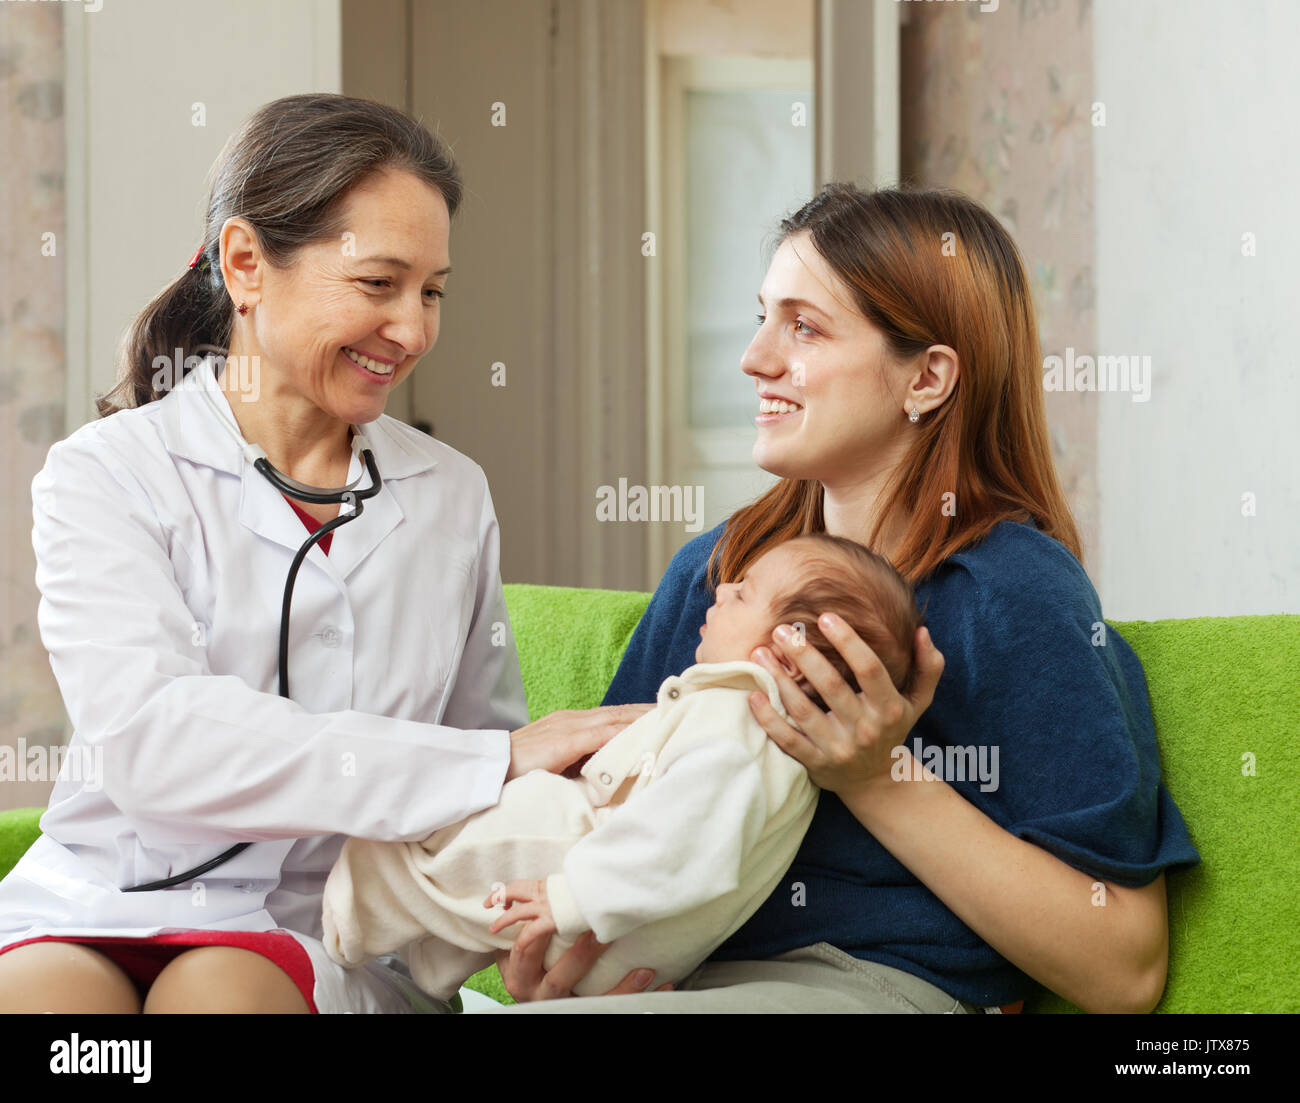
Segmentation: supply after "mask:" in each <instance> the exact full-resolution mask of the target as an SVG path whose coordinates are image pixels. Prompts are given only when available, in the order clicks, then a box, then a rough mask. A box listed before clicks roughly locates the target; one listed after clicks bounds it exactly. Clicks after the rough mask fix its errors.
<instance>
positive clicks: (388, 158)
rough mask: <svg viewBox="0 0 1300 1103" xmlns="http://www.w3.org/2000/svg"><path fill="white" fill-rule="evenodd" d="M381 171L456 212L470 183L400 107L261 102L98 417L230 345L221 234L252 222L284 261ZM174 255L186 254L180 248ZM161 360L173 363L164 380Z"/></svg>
mask: <svg viewBox="0 0 1300 1103" xmlns="http://www.w3.org/2000/svg"><path fill="white" fill-rule="evenodd" d="M385 168H393V169H400V170H404V171H406V172H410V173H412V174H413V175H415V176H416V177H418V178H419V179H421V180H423V181H425V182H426V183H427V184H429V185H430V186H432V187H433V188H435V189H436V190H437V191H439V192H440V193H441V194H442V197H443V199H444V201H445V202H446V204H447V212H448V214H449V215H454V214H455V213H456V208H457V207H458V206H459V205H460V198H461V190H462V183H461V177H460V170H459V169H458V168H457V166H456V162H455V161H454V160H453V159H452V156H451V154H450V152H449V151H448V150H447V148H446V147H445V146H444V145H443V143H442V142H440V141H439V140H438V139H437V138H435V137H434V136H433V135H432V134H430V133H429V131H428V130H426V129H425V128H424V127H423V126H422V125H421V124H420V123H418V122H416V121H415V120H414V119H411V118H410V117H408V116H407V115H404V114H403V113H402V112H401V111H398V110H397V109H396V108H393V107H389V106H387V105H386V104H382V103H374V102H372V101H371V100H360V99H354V98H352V97H349V96H338V95H333V94H330V93H309V94H305V95H298V96H285V97H284V98H282V99H278V100H273V101H272V102H270V103H268V104H264V105H263V106H262V107H260V108H258V109H257V111H255V112H254V113H253V114H252V115H251V116H249V118H248V119H247V121H246V122H245V123H244V125H243V126H242V127H241V128H240V129H239V130H238V131H237V132H236V133H235V134H234V135H233V136H232V137H231V138H230V140H229V141H227V142H226V144H225V147H224V148H223V149H222V151H221V153H220V154H219V155H218V157H217V160H216V162H215V163H214V164H213V166H212V169H211V171H210V172H209V175H208V179H209V188H208V206H207V215H206V217H205V219H204V225H203V246H202V249H201V251H200V253H199V256H198V258H197V264H196V265H195V266H194V267H193V268H187V269H186V270H185V271H183V272H182V273H181V274H180V275H179V276H178V277H177V278H176V279H175V280H173V281H172V282H171V283H170V284H169V285H168V286H167V287H165V288H164V289H163V290H162V291H161V292H159V294H158V295H157V296H156V297H155V298H154V300H153V301H152V302H151V303H149V305H148V306H146V307H145V308H144V310H143V311H142V312H141V313H140V315H139V317H138V318H136V320H135V322H134V324H133V325H132V326H131V329H130V331H129V332H128V333H127V335H126V337H125V338H124V340H123V342H122V345H121V348H120V350H119V354H118V362H117V382H116V385H115V386H114V387H113V388H112V390H110V391H109V392H108V393H107V394H105V395H101V396H100V397H99V398H98V399H97V400H96V406H97V407H98V409H99V413H100V416H101V417H107V416H108V415H109V414H115V413H117V412H118V411H119V410H123V409H128V408H130V407H133V406H142V405H144V404H145V403H146V402H153V401H155V400H157V399H159V398H161V397H162V396H163V394H164V393H166V390H168V389H169V388H170V387H171V386H174V385H175V384H176V383H177V382H178V381H179V380H180V378H181V377H182V376H183V374H184V373H185V371H187V370H188V369H189V368H190V367H191V358H197V356H198V355H201V354H202V353H203V352H205V351H208V350H212V349H216V350H225V349H227V347H228V345H229V341H230V334H231V328H232V326H233V323H234V304H233V303H232V302H231V301H230V296H229V295H228V294H226V287H225V283H224V281H223V280H222V276H221V257H220V248H221V246H220V242H219V240H218V238H219V235H220V233H221V228H222V227H223V226H224V225H225V223H226V220H227V219H229V218H244V219H246V220H247V221H248V222H249V223H250V224H251V225H252V227H253V229H254V230H255V231H256V233H257V240H258V243H259V245H260V246H261V248H262V251H263V253H264V254H265V256H266V259H267V261H268V263H270V264H273V265H275V267H277V268H281V269H283V268H287V267H289V266H290V265H292V263H293V260H294V255H295V254H296V253H297V252H298V250H299V249H301V248H302V247H303V246H304V245H309V244H312V243H313V242H317V241H325V240H329V239H334V240H338V238H339V236H340V234H341V232H342V229H343V226H342V218H343V206H344V200H345V199H346V197H347V194H348V192H350V191H351V190H352V188H353V187H355V186H356V185H358V184H360V183H361V182H362V181H364V180H365V179H367V178H368V177H370V176H371V174H373V173H375V172H377V171H379V170H381V169H385ZM176 251H177V255H178V256H179V255H181V254H182V253H184V252H188V250H186V249H184V245H183V243H178V245H177V250H176ZM178 349H179V350H180V355H179V356H177V350H178ZM155 358H157V360H158V361H159V362H163V363H166V364H168V365H171V366H172V370H171V371H170V372H168V373H165V377H166V383H165V384H164V383H162V382H160V373H159V370H158V367H157V366H156V364H155ZM177 359H179V360H180V363H174V361H175V360H177Z"/></svg>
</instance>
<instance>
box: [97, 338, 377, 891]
mask: <svg viewBox="0 0 1300 1103" xmlns="http://www.w3.org/2000/svg"><path fill="white" fill-rule="evenodd" d="M195 370H197V371H207V370H208V367H207V364H206V362H205V363H204V364H203V365H201V366H200V367H199V368H196V369H195ZM200 389H201V390H202V391H203V396H204V397H205V398H206V399H207V400H208V402H209V404H211V406H212V408H213V410H214V411H215V413H216V414H217V416H218V417H219V418H220V419H221V422H222V424H224V425H225V427H226V429H227V430H229V431H230V432H231V433H232V434H234V437H235V439H236V440H237V441H239V446H240V448H241V449H242V451H243V453H244V458H245V459H246V460H248V462H249V463H251V464H252V465H253V467H254V468H255V469H256V470H257V471H259V472H260V473H261V474H262V475H263V476H264V477H265V478H266V480H267V482H269V483H270V484H271V485H272V486H273V487H275V488H276V489H277V490H278V491H280V493H281V494H284V495H285V496H286V497H289V498H293V499H294V500H295V501H299V502H310V503H312V504H313V505H327V504H336V503H337V504H343V503H347V504H349V505H351V506H353V509H352V510H351V511H350V512H348V513H340V514H339V515H338V516H337V517H335V518H334V520H332V521H327V522H325V524H323V525H321V527H320V528H318V529H317V530H316V531H315V532H313V533H312V534H311V535H310V536H308V537H307V539H306V540H304V541H303V543H302V547H300V548H299V549H298V554H297V555H295V556H294V557H293V563H292V564H291V565H290V567H289V574H288V576H287V577H286V578H285V581H284V601H283V603H282V604H281V606H280V696H281V697H288V696H289V609H290V606H291V604H292V602H293V584H294V580H295V579H296V578H297V577H298V568H299V567H301V566H302V561H303V560H304V559H306V558H307V553H308V552H309V551H311V549H312V547H313V546H315V545H316V544H317V543H318V542H319V541H320V540H322V539H323V538H324V537H326V536H328V535H329V534H330V533H331V532H333V531H334V530H335V529H336V528H338V527H339V526H340V525H346V524H347V523H348V522H349V521H355V520H356V519H357V518H358V517H360V516H361V503H362V502H364V501H365V500H366V499H367V498H373V497H374V496H375V495H376V494H378V493H379V491H380V490H381V489H382V488H383V485H384V481H383V479H381V478H380V477H379V468H378V467H377V466H376V465H375V456H374V453H373V452H371V451H370V449H369V448H368V447H366V444H365V438H364V437H363V436H362V435H361V432H360V431H359V430H358V429H357V427H356V426H355V425H353V426H352V427H351V428H352V451H353V453H354V454H355V455H357V456H359V457H360V458H361V461H362V462H363V463H364V464H365V468H366V471H367V472H368V473H369V475H370V485H369V486H367V487H365V488H364V489H362V490H358V489H357V486H358V484H359V483H360V482H361V480H362V478H363V477H364V476H362V475H358V476H357V477H356V478H355V479H354V480H353V481H352V482H350V483H348V484H347V485H346V486H341V487H338V488H337V489H334V490H330V489H327V488H325V487H320V486H310V485H309V484H307V483H300V482H298V480H297V479H291V478H290V477H289V476H288V475H286V474H284V472H282V471H279V470H278V469H276V468H275V467H273V466H272V464H271V461H270V460H268V459H267V458H266V453H265V452H264V451H263V450H262V449H261V448H260V447H259V446H258V445H256V444H248V443H247V442H246V441H245V440H244V436H243V434H242V433H241V432H240V431H239V426H238V425H237V424H236V423H235V422H234V421H233V420H232V419H231V418H230V416H229V414H228V413H226V411H224V410H222V408H221V404H220V402H219V401H218V400H217V398H216V397H214V396H213V394H212V393H211V392H210V391H209V390H208V389H207V388H206V387H202V388H200ZM251 845H252V844H251V843H236V844H235V845H234V846H232V847H231V848H230V849H229V850H227V851H226V852H225V853H224V854H218V855H217V856H216V857H215V858H213V859H212V860H211V861H210V862H204V863H203V864H202V865H201V866H195V867H194V868H193V869H189V870H186V871H185V872H184V873H178V874H176V876H174V877H167V878H164V879H163V880H161V881H150V882H148V883H147V884H143V885H132V886H131V887H130V888H126V889H123V890H122V891H123V892H152V891H153V890H155V889H167V888H171V887H172V886H173V885H179V884H181V883H182V882H184V881H191V880H193V879H194V878H195V877H198V876H200V875H201V874H204V873H207V872H208V871H209V870H211V869H216V868H217V866H219V865H221V864H223V863H224V862H228V861H230V859H231V858H233V857H234V856H235V855H236V854H239V853H241V852H242V851H244V850H246V849H247V848H248V847H249V846H251Z"/></svg>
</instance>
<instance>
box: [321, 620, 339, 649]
mask: <svg viewBox="0 0 1300 1103" xmlns="http://www.w3.org/2000/svg"><path fill="white" fill-rule="evenodd" d="M320 642H321V643H322V644H324V645H325V646H326V647H338V645H339V630H338V629H337V628H335V627H334V625H332V624H327V625H326V626H325V627H324V628H323V629H321V634H320Z"/></svg>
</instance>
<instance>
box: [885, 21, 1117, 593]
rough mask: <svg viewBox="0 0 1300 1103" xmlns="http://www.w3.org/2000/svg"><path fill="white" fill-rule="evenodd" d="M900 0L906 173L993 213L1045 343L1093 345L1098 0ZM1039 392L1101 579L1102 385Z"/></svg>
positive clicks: (1060, 350) (1092, 567)
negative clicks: (978, 0) (1019, 266)
mask: <svg viewBox="0 0 1300 1103" xmlns="http://www.w3.org/2000/svg"><path fill="white" fill-rule="evenodd" d="M904 7H905V11H904V16H905V21H904V24H903V29H902V48H901V52H902V73H903V78H902V85H903V88H902V94H903V116H902V175H903V177H904V179H910V180H913V181H915V182H917V183H922V184H930V185H934V186H945V187H953V188H958V189H960V190H961V191H963V192H965V193H966V194H968V195H970V196H971V197H972V198H974V199H977V200H979V202H981V203H983V204H984V205H985V206H986V207H988V208H989V210H991V211H992V212H993V213H994V214H995V215H997V216H998V217H999V218H1000V219H1001V220H1002V222H1003V225H1005V226H1006V227H1007V229H1008V230H1009V231H1010V232H1011V234H1012V235H1013V236H1014V238H1015V240H1016V244H1017V245H1018V246H1019V247H1020V251H1021V254H1022V255H1023V257H1024V258H1025V265H1026V268H1027V270H1028V272H1029V277H1030V282H1031V284H1032V287H1033V294H1034V302H1035V305H1036V308H1037V311H1038V320H1039V332H1040V336H1041V338H1042V343H1043V355H1044V356H1048V355H1052V354H1056V355H1064V352H1065V349H1066V348H1067V347H1073V348H1074V349H1075V350H1076V351H1077V352H1079V353H1083V352H1088V353H1092V352H1093V351H1095V350H1094V346H1095V345H1096V313H1095V305H1094V299H1095V292H1094V280H1095V272H1096V267H1095V236H1094V213H1093V181H1092V140H1093V136H1092V119H1091V107H1092V101H1093V75H1092V74H1093V66H1092V0H1001V3H1000V4H998V7H997V10H996V11H981V10H980V6H979V5H977V4H907V5H905V6H904ZM1044 397H1045V398H1046V404H1047V418H1048V423H1049V427H1050V431H1051V438H1052V453H1053V455H1054V457H1055V459H1056V465H1057V472H1058V474H1059V476H1060V478H1061V482H1062V485H1063V486H1064V488H1065V492H1066V495H1067V497H1068V499H1069V502H1070V506H1071V508H1072V509H1073V511H1074V516H1075V520H1076V522H1077V523H1078V525H1079V530H1080V537H1081V539H1082V541H1083V547H1084V566H1085V567H1086V568H1087V569H1088V573H1089V575H1090V576H1091V577H1092V580H1093V583H1094V585H1099V580H1098V575H1097V570H1096V567H1097V547H1098V543H1097V507H1098V486H1097V479H1096V470H1097V406H1096V397H1095V395H1092V394H1088V393H1080V392H1051V393H1047V394H1046V395H1045V396H1044Z"/></svg>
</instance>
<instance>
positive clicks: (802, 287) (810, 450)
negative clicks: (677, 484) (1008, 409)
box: [740, 232, 907, 486]
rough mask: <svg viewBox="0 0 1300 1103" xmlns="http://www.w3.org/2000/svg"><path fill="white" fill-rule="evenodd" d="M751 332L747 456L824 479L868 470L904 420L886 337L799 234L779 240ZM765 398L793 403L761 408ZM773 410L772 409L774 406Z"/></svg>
mask: <svg viewBox="0 0 1300 1103" xmlns="http://www.w3.org/2000/svg"><path fill="white" fill-rule="evenodd" d="M758 298H759V304H760V308H761V309H762V311H763V313H762V314H760V315H759V322H760V324H759V329H758V333H757V334H755V336H754V339H753V340H752V341H751V342H750V344H749V348H748V349H747V350H746V351H745V355H744V356H743V357H742V359H741V362H740V366H741V370H742V371H744V372H745V374H746V375H750V376H753V378H754V380H755V382H756V384H757V390H758V396H759V399H760V403H761V404H760V413H759V414H758V416H757V417H756V418H755V419H754V422H755V424H756V425H757V427H758V439H757V440H756V441H755V442H754V452H753V455H754V462H755V463H757V464H758V465H759V467H761V468H763V469H764V470H765V471H769V472H771V473H772V474H774V475H779V476H781V477H783V478H792V479H818V480H820V481H821V482H822V483H824V484H826V485H828V486H831V485H835V484H838V483H844V482H855V481H859V480H861V479H862V478H863V477H864V476H870V475H871V474H873V473H875V472H876V471H877V470H878V469H879V467H880V466H881V464H882V462H883V461H884V459H885V457H886V455H887V453H888V451H889V449H888V445H889V443H890V442H891V441H893V440H897V439H899V438H900V437H901V430H902V427H903V426H904V425H906V424H907V419H906V418H905V417H903V415H902V403H901V395H902V393H903V390H902V387H901V376H899V377H898V378H897V379H893V382H894V385H895V386H896V387H898V388H899V394H900V399H899V400H897V401H896V400H895V399H894V398H893V397H892V396H891V394H890V381H891V379H892V378H893V376H894V375H895V373H896V372H897V366H896V365H894V363H893V360H892V357H891V356H890V355H889V351H888V347H887V343H886V340H885V337H884V334H882V333H881V331H880V330H879V329H878V328H877V327H876V326H874V325H873V324H872V323H871V322H869V321H868V320H867V319H866V318H864V317H863V316H862V315H861V314H860V313H858V310H857V308H856V306H854V304H853V298H852V295H851V293H850V292H849V290H848V289H847V288H846V287H845V285H844V283H843V282H842V281H841V280H840V279H839V277H837V276H836V275H835V273H834V272H833V271H832V270H831V268H830V266H829V265H828V264H827V263H826V261H825V260H823V259H822V257H821V255H820V254H819V253H818V252H817V250H816V249H815V248H814V246H813V244H812V240H811V238H810V236H809V235H808V234H807V232H800V233H796V234H793V235H791V236H790V237H788V238H786V239H785V241H783V242H782V243H781V246H780V248H778V249H777V251H776V254H775V256H773V258H772V263H771V265H770V266H769V267H768V270H767V275H766V277H765V278H764V280H763V286H762V288H761V290H760V291H759V294H758ZM765 397H770V398H772V399H775V400H778V401H784V402H786V403H787V404H790V403H792V404H794V405H795V406H796V407H797V408H796V409H794V410H792V411H789V412H785V413H764V412H762V411H763V410H764V409H765V407H766V404H762V400H763V399H764V398H765ZM778 409H779V407H778Z"/></svg>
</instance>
